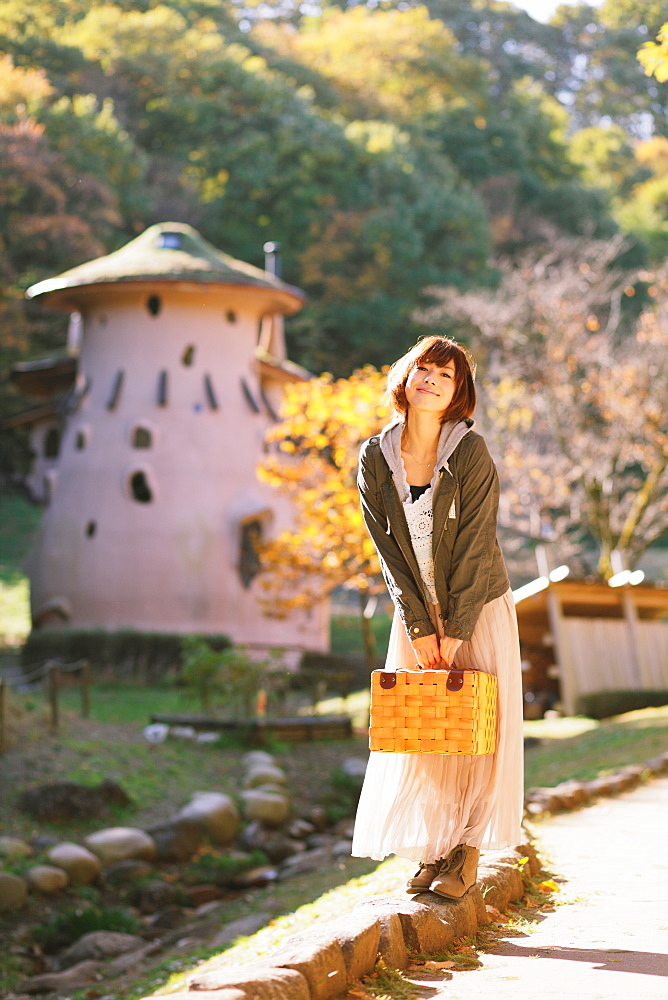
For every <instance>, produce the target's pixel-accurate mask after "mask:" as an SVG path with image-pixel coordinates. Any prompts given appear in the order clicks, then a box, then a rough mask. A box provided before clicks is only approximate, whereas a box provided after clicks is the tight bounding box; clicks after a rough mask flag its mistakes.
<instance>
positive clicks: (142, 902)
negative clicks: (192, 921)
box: [137, 879, 179, 913]
mask: <svg viewBox="0 0 668 1000" xmlns="http://www.w3.org/2000/svg"><path fill="white" fill-rule="evenodd" d="M178 892H179V890H178V889H177V887H176V886H175V885H173V884H172V883H171V882H163V881H162V879H156V881H155V882H149V883H148V884H147V885H143V886H142V887H141V889H140V890H139V899H138V903H137V905H138V906H139V909H140V910H141V912H142V913H155V911H156V910H161V909H163V908H164V907H165V906H169V905H170V904H171V903H173V902H174V901H175V900H176V898H177V896H178Z"/></svg>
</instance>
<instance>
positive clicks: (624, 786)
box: [145, 752, 668, 1000]
mask: <svg viewBox="0 0 668 1000" xmlns="http://www.w3.org/2000/svg"><path fill="white" fill-rule="evenodd" d="M666 773H668V752H666V753H664V754H661V755H660V756H658V757H654V758H652V759H651V760H648V761H645V763H644V764H641V765H639V766H637V767H625V768H622V769H621V770H620V771H618V772H617V773H616V774H613V775H610V776H608V777H605V778H597V779H595V780H593V781H566V782H562V783H561V784H560V785H557V786H555V787H554V788H533V789H530V790H529V792H527V795H526V798H525V812H526V814H527V815H528V816H529V817H533V818H535V817H537V816H541V815H546V814H549V813H553V812H558V811H563V810H567V809H577V808H579V807H580V806H584V805H587V804H589V803H590V802H591V801H592V800H593V799H595V798H597V797H599V796H604V795H616V794H619V793H620V792H625V791H627V790H629V789H631V788H634V787H636V786H637V785H639V784H640V783H641V782H642V781H644V780H646V779H647V778H650V777H656V776H659V775H662V774H666ZM524 867H527V868H528V870H529V873H530V874H531V875H537V874H538V872H539V871H540V862H539V861H538V859H537V857H536V853H535V851H534V849H533V847H532V846H531V844H528V843H527V844H522V845H520V846H519V847H517V848H515V850H512V851H505V852H504V851H501V852H495V853H488V854H484V855H483V856H482V858H481V864H480V866H479V869H478V882H477V884H476V885H475V886H474V887H473V889H471V890H470V891H469V892H468V893H467V894H466V896H464V897H463V898H462V899H460V900H446V899H439V898H438V897H436V896H435V895H434V894H433V893H421V894H419V895H416V896H413V897H409V896H408V895H405V896H374V897H371V898H370V899H367V900H364V902H362V903H360V904H358V905H357V906H356V907H355V909H354V910H353V911H352V913H350V914H346V915H344V916H342V917H338V918H337V919H334V920H328V921H325V922H324V923H321V924H317V925H315V926H313V927H310V928H308V929H307V930H305V931H301V932H299V933H297V934H293V935H291V936H290V937H288V938H287V939H286V940H285V941H284V942H283V944H282V945H281V946H280V948H279V949H278V950H277V951H275V952H273V953H272V954H271V955H268V956H267V958H266V959H258V960H257V961H255V962H252V963H249V964H247V965H241V966H239V967H237V968H236V969H235V968H232V967H229V966H225V965H224V964H223V963H224V959H223V960H222V961H221V965H220V967H218V968H216V966H215V965H213V966H211V964H210V963H209V967H208V969H207V971H204V972H200V973H198V972H195V973H194V974H192V975H191V976H190V978H189V979H188V981H187V987H188V988H187V990H185V991H181V992H178V993H170V994H169V1000H336V998H339V997H342V996H343V995H344V993H345V992H346V990H348V989H349V988H350V987H351V986H353V985H354V984H355V983H356V982H358V981H359V980H360V979H361V978H362V977H363V976H367V975H370V974H371V973H372V972H373V970H374V967H375V965H376V962H377V960H378V958H382V959H383V961H384V962H385V964H386V965H387V966H388V967H389V968H392V969H399V970H402V969H405V968H407V966H408V963H409V951H410V952H418V953H421V954H427V955H428V954H434V953H438V952H439V951H443V950H445V949H447V948H449V947H450V946H451V945H452V944H453V942H454V941H455V940H456V939H457V938H461V937H467V936H472V935H474V934H476V933H477V931H478V930H479V929H480V928H481V927H484V926H485V925H486V924H488V923H489V922H490V913H488V908H489V910H490V911H491V912H492V913H493V912H494V910H496V911H500V912H503V911H505V910H506V909H507V908H508V906H509V904H510V903H513V902H517V901H518V900H520V899H522V898H523V896H524V892H525V885H524V878H523V874H522V871H523V869H524ZM145 1000H149V998H145Z"/></svg>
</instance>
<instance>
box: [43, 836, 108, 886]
mask: <svg viewBox="0 0 668 1000" xmlns="http://www.w3.org/2000/svg"><path fill="white" fill-rule="evenodd" d="M48 858H49V861H50V862H51V864H52V865H55V866H56V867H57V868H62V869H63V871H64V872H67V876H68V878H69V880H70V885H75V886H76V885H89V884H90V883H91V882H92V881H93V880H94V879H96V878H97V876H98V875H99V874H100V871H101V870H102V865H101V864H100V861H99V859H98V858H97V857H96V856H95V855H94V854H93V853H92V852H91V851H88V850H86V848H85V847H81V846H80V845H79V844H70V843H67V842H66V843H64V844H56V846H55V847H52V848H51V850H50V851H49V853H48Z"/></svg>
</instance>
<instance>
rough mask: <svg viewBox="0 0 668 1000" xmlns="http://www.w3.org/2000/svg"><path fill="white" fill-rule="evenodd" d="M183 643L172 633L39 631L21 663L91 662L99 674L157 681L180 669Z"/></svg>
mask: <svg viewBox="0 0 668 1000" xmlns="http://www.w3.org/2000/svg"><path fill="white" fill-rule="evenodd" d="M206 641H207V643H208V644H209V645H210V646H211V648H212V649H218V650H223V649H228V648H229V647H230V645H231V642H230V640H229V639H228V637H227V636H225V635H210V636H207V637H206ZM182 644H183V636H182V635H176V634H173V633H169V632H135V631H133V630H130V629H126V630H119V631H117V632H107V631H105V630H104V629H98V630H89V631H83V630H74V629H72V630H70V629H53V630H49V629H40V630H37V631H34V632H31V634H30V635H29V637H28V639H27V641H26V644H25V646H24V647H23V649H22V650H21V663H22V665H23V666H26V667H27V666H34V664H36V663H40V662H44V661H45V660H49V659H58V660H61V661H62V662H63V663H74V662H76V661H77V660H89V661H90V663H91V664H92V666H93V667H94V668H95V670H96V672H98V673H105V672H107V673H110V674H113V676H114V677H122V676H126V677H130V678H137V679H138V678H141V679H143V680H146V681H154V680H156V679H158V678H159V677H160V676H162V675H164V674H167V673H170V672H175V671H178V670H180V668H181V663H182Z"/></svg>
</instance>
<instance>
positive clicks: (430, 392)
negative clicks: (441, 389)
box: [418, 389, 438, 396]
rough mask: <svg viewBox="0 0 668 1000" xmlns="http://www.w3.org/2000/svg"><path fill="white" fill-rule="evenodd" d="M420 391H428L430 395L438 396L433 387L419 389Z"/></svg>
mask: <svg viewBox="0 0 668 1000" xmlns="http://www.w3.org/2000/svg"><path fill="white" fill-rule="evenodd" d="M418 392H426V393H427V395H428V396H436V395H438V394H437V393H435V392H434V391H433V390H432V389H418Z"/></svg>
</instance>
